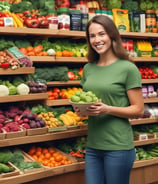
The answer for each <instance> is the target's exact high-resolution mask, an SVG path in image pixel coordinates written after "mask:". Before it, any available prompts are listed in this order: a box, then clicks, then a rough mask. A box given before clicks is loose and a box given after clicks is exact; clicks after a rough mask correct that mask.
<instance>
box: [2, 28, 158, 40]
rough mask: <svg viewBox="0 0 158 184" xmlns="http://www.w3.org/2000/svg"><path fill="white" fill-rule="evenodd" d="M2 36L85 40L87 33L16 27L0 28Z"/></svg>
mask: <svg viewBox="0 0 158 184" xmlns="http://www.w3.org/2000/svg"><path fill="white" fill-rule="evenodd" d="M0 34H1V35H2V34H5V35H6V34H7V35H37V36H39V35H40V36H51V37H60V38H61V37H77V38H85V36H86V34H85V31H70V30H58V29H57V30H55V29H42V28H27V27H23V28H15V27H0ZM120 35H121V36H122V37H134V38H157V33H140V32H120Z"/></svg>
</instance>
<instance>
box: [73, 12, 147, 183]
mask: <svg viewBox="0 0 158 184" xmlns="http://www.w3.org/2000/svg"><path fill="white" fill-rule="evenodd" d="M86 36H87V43H88V56H87V57H88V60H89V63H88V64H86V65H85V66H84V69H83V78H82V80H81V85H82V87H83V90H84V91H92V92H94V93H95V94H96V95H97V96H98V98H99V99H101V102H97V103H95V104H94V105H92V106H90V107H89V108H87V112H88V116H89V118H88V141H87V149H86V166H85V173H86V184H128V183H129V176H130V171H131V169H132V166H133V162H134V160H135V149H134V141H133V134H132V128H131V125H130V123H129V120H128V119H129V118H136V117H140V116H141V115H142V114H143V112H144V104H143V98H142V91H141V76H140V73H139V71H138V69H137V67H136V66H135V65H134V64H133V63H132V62H130V61H129V57H128V54H127V52H126V50H125V49H124V48H123V46H122V43H121V38H120V35H119V32H118V30H117V28H116V26H115V24H114V23H113V21H112V20H111V19H109V18H108V17H106V16H103V15H98V16H95V17H93V18H92V19H91V20H90V21H89V22H88V25H87V29H86ZM75 110H76V111H77V112H78V113H79V110H78V109H75Z"/></svg>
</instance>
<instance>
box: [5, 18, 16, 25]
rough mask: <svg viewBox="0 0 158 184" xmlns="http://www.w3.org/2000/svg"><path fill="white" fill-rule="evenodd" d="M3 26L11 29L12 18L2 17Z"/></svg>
mask: <svg viewBox="0 0 158 184" xmlns="http://www.w3.org/2000/svg"><path fill="white" fill-rule="evenodd" d="M4 26H5V27H13V26H14V24H13V18H12V17H4Z"/></svg>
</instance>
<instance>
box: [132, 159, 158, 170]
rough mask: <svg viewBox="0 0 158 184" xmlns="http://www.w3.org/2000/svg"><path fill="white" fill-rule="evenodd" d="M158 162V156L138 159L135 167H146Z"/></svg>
mask: <svg viewBox="0 0 158 184" xmlns="http://www.w3.org/2000/svg"><path fill="white" fill-rule="evenodd" d="M154 164H158V158H156V157H155V158H152V159H150V160H138V161H135V162H134V165H133V169H135V168H138V167H146V166H149V165H154Z"/></svg>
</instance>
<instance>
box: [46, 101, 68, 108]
mask: <svg viewBox="0 0 158 184" xmlns="http://www.w3.org/2000/svg"><path fill="white" fill-rule="evenodd" d="M45 105H48V106H60V105H70V102H69V99H61V100H60V99H59V100H58V99H57V100H46V102H45Z"/></svg>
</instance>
